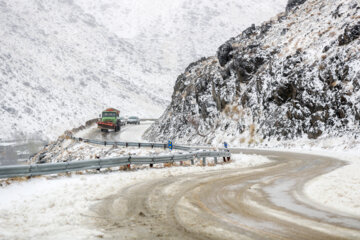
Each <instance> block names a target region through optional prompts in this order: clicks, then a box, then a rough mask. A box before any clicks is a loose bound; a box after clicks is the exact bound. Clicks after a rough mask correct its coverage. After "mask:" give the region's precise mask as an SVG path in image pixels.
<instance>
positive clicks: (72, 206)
mask: <svg viewBox="0 0 360 240" xmlns="http://www.w3.org/2000/svg"><path fill="white" fill-rule="evenodd" d="M146 127H147V126H146V124H142V125H140V126H126V127H124V128H123V131H122V132H120V133H119V134H118V133H116V134H115V133H109V134H107V135H103V134H101V133H99V131H97V130H98V129H94V128H90V129H89V130H85V131H82V132H80V133H79V134H80V135H81V136H82V137H87V138H100V137H105V138H106V139H108V137H109V138H111V139H116V140H118V141H124V140H130V141H138V140H141V137H140V136H141V135H142V132H143V131H145V130H146ZM136 134H137V136H135V135H136ZM125 137H126V138H127V139H125ZM129 138H130V139H129ZM240 152H241V154H239V153H240ZM233 153H234V154H233V161H232V163H230V164H225V165H217V166H213V167H199V166H194V167H179V166H177V167H171V168H159V169H156V168H155V169H149V168H145V169H142V170H135V171H130V172H126V171H116V172H112V173H109V172H107V173H103V174H85V175H72V176H70V177H69V176H63V177H55V178H54V177H40V178H33V179H31V180H28V181H24V182H13V183H11V184H10V185H6V184H4V183H3V184H4V186H2V187H0V196H1V203H0V239H99V238H104V239H140V238H141V239H264V238H267V239H282V238H291V239H338V238H347V239H360V214H359V213H360V198H357V196H358V193H359V192H360V184H359V181H358V180H359V178H358V176H356V172H358V170H359V169H360V166H359V164H358V161H357V160H358V159H357V158H355V160H354V161H353V164H352V165H346V163H345V162H343V161H339V160H338V159H337V158H336V156H335V158H334V157H329V156H320V155H311V154H300V153H293V152H279V151H269V150H254V149H252V150H250V149H234V150H233ZM323 174H325V175H323ZM320 175H322V176H320Z"/></svg>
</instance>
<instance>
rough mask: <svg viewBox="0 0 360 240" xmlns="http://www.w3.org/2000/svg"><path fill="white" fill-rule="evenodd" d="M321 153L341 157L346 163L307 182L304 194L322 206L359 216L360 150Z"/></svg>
mask: <svg viewBox="0 0 360 240" xmlns="http://www.w3.org/2000/svg"><path fill="white" fill-rule="evenodd" d="M322 154H326V155H328V156H332V157H337V158H339V159H342V160H344V161H346V162H348V165H346V166H344V167H342V168H339V169H337V170H335V171H332V172H330V173H328V174H325V175H322V176H319V177H317V178H315V179H314V180H313V181H311V182H309V183H307V185H306V186H305V194H306V195H307V197H309V198H310V199H311V200H312V201H314V202H316V203H318V204H320V205H322V206H324V207H327V208H330V209H333V210H336V211H341V212H345V213H347V214H349V215H352V216H355V217H360V175H359V172H360V157H359V156H360V152H351V153H349V152H348V153H341V152H329V151H328V152H326V153H324V152H323V153H322Z"/></svg>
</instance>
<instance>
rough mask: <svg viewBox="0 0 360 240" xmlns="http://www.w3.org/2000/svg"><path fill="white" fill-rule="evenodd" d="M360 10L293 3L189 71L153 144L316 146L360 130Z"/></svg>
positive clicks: (345, 2)
mask: <svg viewBox="0 0 360 240" xmlns="http://www.w3.org/2000/svg"><path fill="white" fill-rule="evenodd" d="M359 30H360V5H359V4H358V3H357V1H355V0H353V1H352V0H340V1H321V0H308V1H306V2H305V1H289V3H288V6H287V11H286V12H285V13H282V14H280V15H278V16H277V17H275V18H273V19H271V20H270V21H268V22H264V23H263V24H262V25H261V26H255V25H253V26H251V27H249V28H248V29H246V30H245V31H243V32H242V33H241V34H240V35H238V36H237V37H234V38H231V39H230V40H228V41H227V42H226V43H224V44H223V45H221V46H220V47H219V49H218V51H217V56H216V57H209V58H203V59H200V60H199V61H197V62H195V63H192V64H190V65H189V66H188V68H187V69H186V70H185V72H184V73H183V74H181V75H180V76H179V77H178V79H177V81H176V84H175V87H174V93H173V95H172V102H171V104H170V106H169V107H168V108H167V110H166V111H165V113H164V114H163V116H162V117H161V119H160V120H159V123H157V124H155V125H153V126H152V128H151V129H150V130H149V131H148V132H147V133H146V136H147V137H148V138H150V139H151V140H158V141H159V140H164V139H168V138H170V139H174V140H178V141H183V142H206V143H215V142H217V141H221V140H224V139H228V138H233V139H238V140H239V142H246V143H255V142H258V143H259V142H263V141H264V140H267V139H277V140H285V139H297V138H300V137H304V136H306V137H307V138H310V139H316V138H318V137H320V136H327V135H329V134H331V135H336V134H337V133H340V132H344V131H345V132H348V133H349V134H352V133H354V134H355V133H356V132H357V131H358V129H359V123H360V91H359V90H360V73H359V70H360V53H359V43H360V40H359V35H360V31H359Z"/></svg>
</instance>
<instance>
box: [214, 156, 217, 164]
mask: <svg viewBox="0 0 360 240" xmlns="http://www.w3.org/2000/svg"><path fill="white" fill-rule="evenodd" d="M214 163H215V165H216V164H217V157H214Z"/></svg>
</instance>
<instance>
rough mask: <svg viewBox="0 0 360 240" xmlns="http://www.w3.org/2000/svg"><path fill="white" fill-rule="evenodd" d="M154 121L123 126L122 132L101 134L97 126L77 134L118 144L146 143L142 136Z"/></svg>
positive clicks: (77, 135)
mask: <svg viewBox="0 0 360 240" xmlns="http://www.w3.org/2000/svg"><path fill="white" fill-rule="evenodd" d="M153 122H154V121H151V120H149V121H145V120H144V121H143V120H142V121H141V122H140V125H131V124H128V125H125V126H121V130H120V132H114V131H110V132H101V131H100V129H98V128H97V126H96V124H94V125H93V126H92V127H90V128H88V129H85V130H83V131H80V132H78V133H77V134H75V136H76V137H81V138H89V139H100V140H109V141H118V142H121V141H123V142H125V141H126V142H146V141H145V140H144V139H142V135H143V134H144V132H145V131H146V129H148V128H149V127H150V125H151V124H152V123H153Z"/></svg>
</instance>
